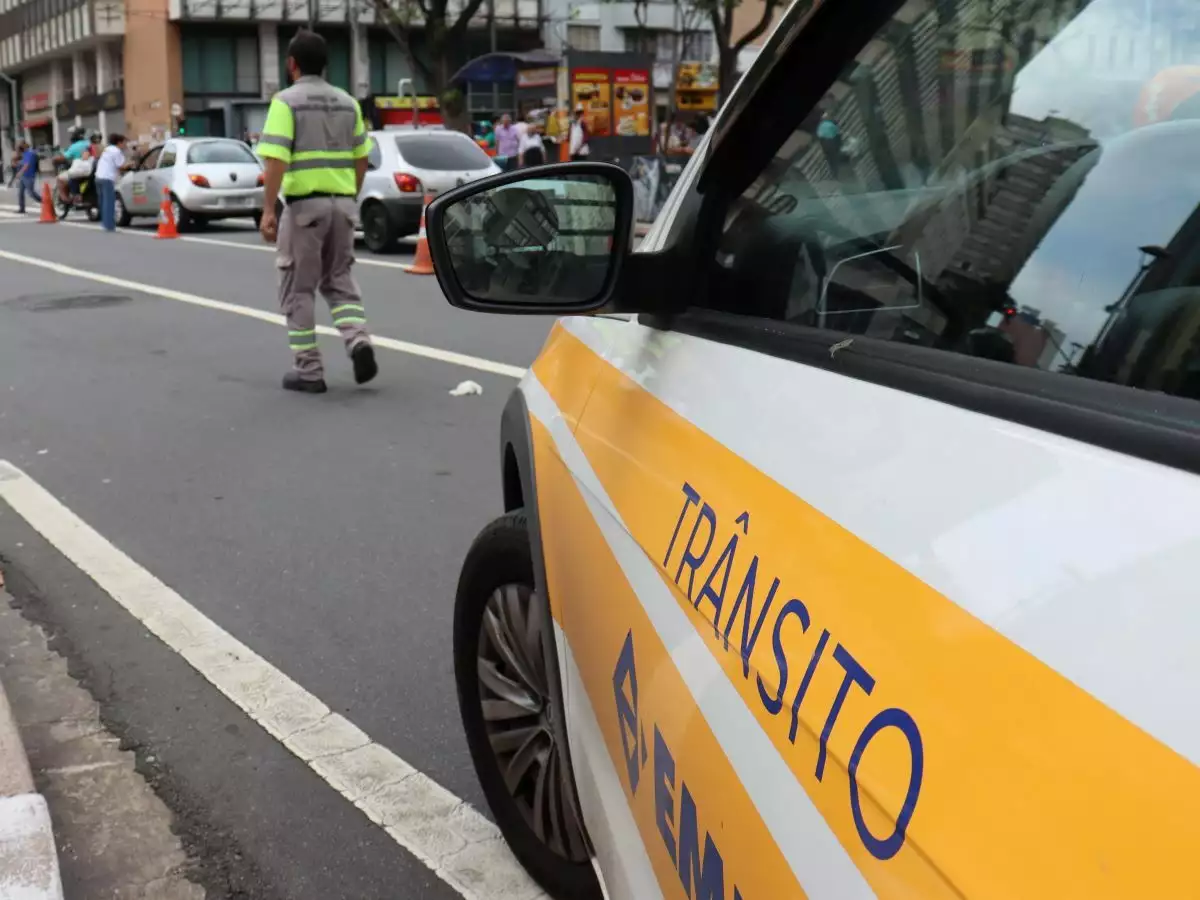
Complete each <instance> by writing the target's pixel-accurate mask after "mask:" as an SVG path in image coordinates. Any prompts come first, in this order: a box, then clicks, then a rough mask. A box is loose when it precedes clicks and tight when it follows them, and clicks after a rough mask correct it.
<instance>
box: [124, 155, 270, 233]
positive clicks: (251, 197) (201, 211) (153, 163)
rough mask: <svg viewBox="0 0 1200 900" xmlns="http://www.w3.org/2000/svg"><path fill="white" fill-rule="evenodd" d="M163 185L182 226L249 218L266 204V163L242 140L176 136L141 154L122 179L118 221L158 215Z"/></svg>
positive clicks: (258, 216) (257, 216)
mask: <svg viewBox="0 0 1200 900" xmlns="http://www.w3.org/2000/svg"><path fill="white" fill-rule="evenodd" d="M163 188H166V189H167V191H168V192H169V194H170V199H171V210H172V212H173V213H174V214H175V224H176V226H177V227H178V228H179V229H180V230H186V229H188V228H190V227H192V226H200V225H203V224H204V223H206V222H210V221H212V220H214V219H233V218H249V219H253V220H254V224H255V225H258V223H259V221H260V219H261V218H262V209H263V168H262V163H261V162H260V161H259V159H258V157H256V156H255V155H254V154H253V153H252V152H251V150H250V148H249V147H247V146H246V145H245V144H244V143H243V142H242V141H235V140H233V139H231V138H208V137H206V138H172V139H171V140H169V141H167V142H166V143H164V144H160V145H159V146H157V147H154V148H152V149H151V150H149V151H148V152H146V153H145V154H143V155H142V157H141V158H140V159H139V160H138V161H137V164H136V166H135V167H134V168H133V170H132V171H130V172H127V173H126V174H125V175H124V176H122V178H121V180H120V182H118V184H117V224H119V225H128V224H129V223H130V222H131V221H132V220H133V218H134V217H135V216H157V215H158V212H159V209H160V207H161V206H162V198H163Z"/></svg>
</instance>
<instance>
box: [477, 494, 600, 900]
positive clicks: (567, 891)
mask: <svg viewBox="0 0 1200 900" xmlns="http://www.w3.org/2000/svg"><path fill="white" fill-rule="evenodd" d="M513 586H524V587H525V588H526V589H527V590H526V592H525V594H524V596H525V597H526V598H527V600H528V603H529V604H540V603H541V602H542V601H541V599H540V598H539V597H538V596H537V595H536V593H534V592H533V590H534V577H533V559H532V557H531V551H530V545H529V529H528V523H527V521H526V518H525V513H524V511H522V510H516V511H514V512H510V513H508V514H507V515H504V516H501V517H500V518H499V519H496V520H495V521H493V522H492V523H491V524H489V525H488V526H487V527H486V528H484V529H483V531H481V532H480V533H479V536H478V537H476V538H475V541H474V543H473V544H472V545H471V549H470V550H468V551H467V557H466V559H465V560H464V561H463V567H462V573H461V574H460V575H459V580H458V593H457V596H456V598H455V604H454V676H455V681H456V683H457V687H458V708H459V713H460V714H461V716H462V722H463V730H464V731H465V732H466V737H467V747H468V749H469V750H470V752H471V761H472V762H473V763H474V765H475V774H476V775H477V777H478V778H479V783H480V786H481V787H482V788H483V794H484V797H486V798H487V802H488V807H489V808H490V809H491V811H492V815H493V816H494V817H495V819H496V825H497V826H498V827H499V828H500V832H501V833H502V834H503V835H504V839H505V840H506V841H507V842H508V845H509V847H511V848H512V851H513V853H514V854H515V855H516V857H517V859H518V860H520V861H521V864H522V865H523V866H524V867H525V869H526V870H527V871H528V872H529V874H530V875H532V876H533V877H534V879H536V880H537V882H538V884H540V885H541V886H542V887H543V888H544V889H545V890H546V892H547V893H549V894H550V895H551V896H552V897H557V898H562V900H568V898H569V900H600V898H601V897H602V896H603V894H602V893H601V890H600V884H599V882H598V881H597V879H596V873H595V871H594V870H593V869H592V863H591V860H590V859H589V858H588V856H587V853H588V851H587V849H586V847H587V836H586V834H583V833H582V826H580V832H579V836H580V840H581V842H582V846H583V848H584V849H583V851H582V858H577V859H575V860H572V859H569V858H568V857H567V856H565V855H562V854H560V853H559V852H557V851H555V850H554V849H552V848H551V847H550V846H549V845H548V844H547V843H546V842H544V841H543V840H542V838H540V837H539V836H538V834H537V832H535V831H534V829H533V827H532V826H531V824H530V821H529V819H528V813H526V812H523V811H522V808H521V807H520V806H519V805H518V803H517V801H516V800H515V799H514V798H513V795H512V794H511V793H510V791H509V788H508V785H507V783H506V782H505V777H504V775H503V774H502V772H501V769H500V763H499V761H498V760H497V757H496V753H495V751H494V750H493V748H492V743H491V738H490V737H489V734H488V728H487V723H486V722H485V719H484V713H483V705H482V699H481V691H480V684H479V670H480V669H479V656H480V653H481V649H480V648H481V642H480V636H481V634H482V633H483V631H484V628H485V626H484V615H485V612H486V611H487V610H488V605H489V602H490V601H492V600H493V595H495V594H496V593H497V591H498V590H499V589H501V588H513ZM506 596H509V595H506ZM511 596H512V598H513V599H514V600H515V599H516V595H515V593H514V594H513V595H511ZM540 619H541V622H542V624H543V626H544V627H550V623H549V622H548V621H547V620H546V616H545V615H544V614H543V615H541V616H540ZM539 646H544V644H542V645H539ZM544 664H545V665H550V664H554V661H553V660H546V661H545V663H544ZM548 702H550V703H552V704H553V706H554V709H553V711H552V714H553V715H554V716H557V717H561V716H562V709H561V708H560V702H561V701H560V698H557V697H555V698H550V699H549V701H548ZM550 755H551V756H553V755H554V752H552V753H551V754H550ZM550 771H551V773H555V772H560V771H564V770H563V769H562V768H561V766H559V767H552V768H551V770H550ZM572 788H573V786H572ZM557 793H558V795H559V796H560V797H568V798H573V797H574V790H573V789H572V790H569V791H565V792H564V791H559V792H557ZM567 802H572V801H571V800H568V801H567ZM560 821H563V820H560ZM576 847H577V849H576V856H577V857H578V856H580V850H579V845H576Z"/></svg>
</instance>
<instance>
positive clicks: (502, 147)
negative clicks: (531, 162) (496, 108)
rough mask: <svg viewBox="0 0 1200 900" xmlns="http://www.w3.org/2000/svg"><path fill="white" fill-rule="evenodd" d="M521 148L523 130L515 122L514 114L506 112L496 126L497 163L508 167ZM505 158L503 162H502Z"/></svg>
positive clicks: (502, 166)
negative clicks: (513, 119)
mask: <svg viewBox="0 0 1200 900" xmlns="http://www.w3.org/2000/svg"><path fill="white" fill-rule="evenodd" d="M520 150H521V132H520V130H519V129H518V128H517V126H516V125H514V124H513V121H512V116H510V115H509V114H508V113H505V114H504V115H502V116H501V117H500V124H499V125H497V126H496V157H497V160H496V162H497V164H498V165H499V166H500V167H501V168H505V169H507V168H508V167H509V166H510V165H511V164H512V161H513V160H515V159H516V158H517V154H518V153H520ZM501 160H503V162H501Z"/></svg>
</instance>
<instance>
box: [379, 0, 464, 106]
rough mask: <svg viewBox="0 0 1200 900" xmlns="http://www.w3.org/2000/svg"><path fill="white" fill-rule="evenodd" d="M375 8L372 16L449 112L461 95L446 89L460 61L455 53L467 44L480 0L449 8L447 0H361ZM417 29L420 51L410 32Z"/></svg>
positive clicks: (413, 32) (414, 31)
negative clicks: (468, 31) (415, 47)
mask: <svg viewBox="0 0 1200 900" xmlns="http://www.w3.org/2000/svg"><path fill="white" fill-rule="evenodd" d="M361 2H362V3H363V4H364V5H365V6H366V7H367V8H369V9H372V10H374V11H375V18H376V20H377V21H378V22H379V24H381V25H383V26H384V27H385V28H386V29H387V30H388V33H389V34H390V35H391V36H392V37H393V38H394V39H395V41H396V43H397V44H399V45H400V49H401V50H403V51H404V55H405V56H407V57H408V60H409V62H410V63H411V64H412V69H413V72H414V73H418V74H420V75H421V76H423V78H424V81H425V83H426V84H428V85H430V86H431V87H432V89H433V93H434V94H436V95H437V97H438V99H439V100H440V101H441V102H442V105H443V107H444V110H445V111H446V112H450V113H452V111H453V108H454V107H455V106H456V105H457V101H458V100H459V99H460V98H459V97H457V96H453V97H451V96H448V94H455V95H457V91H449V92H448V90H447V89H448V88H449V86H450V76H451V75H453V74H454V70H455V68H457V66H458V64H459V63H461V62H463V60H459V59H458V58H457V56H458V54H459V53H460V52H461V51H462V50H463V48H465V47H466V46H467V27H468V26H469V25H470V23H471V20H472V19H474V18H475V16H476V15H477V14H478V13H479V8H480V7H481V6H483V0H463V2H462V3H461V5H459V4H455V8H454V9H452V8H451V3H450V0H361ZM416 32H420V33H421V36H422V40H421V45H422V49H423V51H424V52H423V53H417V52H416V51H415V49H414V47H413V36H414V34H415V33H416Z"/></svg>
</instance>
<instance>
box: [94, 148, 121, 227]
mask: <svg viewBox="0 0 1200 900" xmlns="http://www.w3.org/2000/svg"><path fill="white" fill-rule="evenodd" d="M124 167H125V135H123V134H115V133H114V134H110V135H109V136H108V146H107V147H105V148H104V151H103V152H102V153H101V154H100V159H99V160H98V161H97V163H96V197H97V199H98V200H99V202H100V224H101V226H102V227H103V228H104V230H105V231H116V230H117V179H118V178H120V177H121V169H123V168H124Z"/></svg>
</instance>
